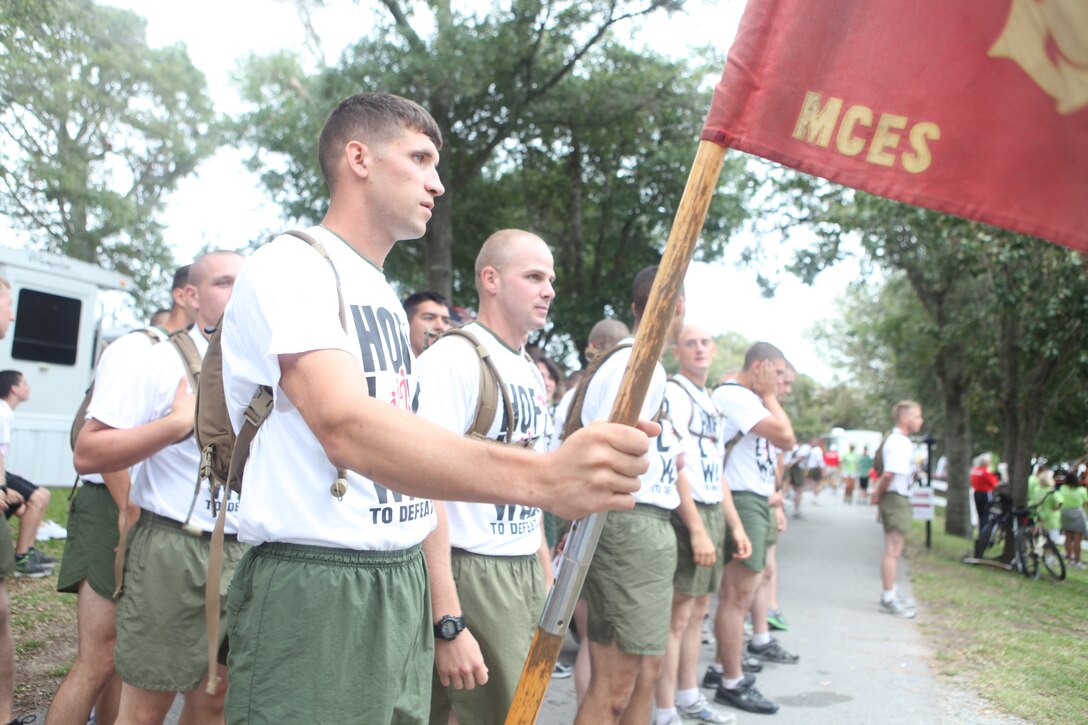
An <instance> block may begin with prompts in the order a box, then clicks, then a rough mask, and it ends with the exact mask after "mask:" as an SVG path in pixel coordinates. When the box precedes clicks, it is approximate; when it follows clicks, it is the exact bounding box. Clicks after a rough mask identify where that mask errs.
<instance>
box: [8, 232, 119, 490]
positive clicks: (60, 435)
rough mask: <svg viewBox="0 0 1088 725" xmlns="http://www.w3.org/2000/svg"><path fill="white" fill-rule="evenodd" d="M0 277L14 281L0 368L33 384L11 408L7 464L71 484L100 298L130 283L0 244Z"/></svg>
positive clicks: (50, 482)
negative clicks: (74, 438)
mask: <svg viewBox="0 0 1088 725" xmlns="http://www.w3.org/2000/svg"><path fill="white" fill-rule="evenodd" d="M0 276H2V277H4V278H5V279H6V280H7V281H8V282H9V283H10V284H11V297H12V300H13V303H14V310H15V322H13V323H12V325H11V327H10V328H9V329H8V334H7V337H5V338H4V339H3V340H0V369H3V370H18V371H19V372H21V373H23V374H24V375H25V376H26V377H27V379H28V380H29V382H30V388H31V390H30V400H28V401H27V402H26V403H24V404H22V405H20V406H19V408H18V409H17V410H16V411H15V420H14V423H13V426H12V440H11V450H10V453H9V455H8V457H7V458H6V459H5V461H4V463H5V465H6V467H7V469H8V470H9V471H12V472H13V473H18V474H19V475H20V476H23V477H25V478H27V479H29V480H31V481H33V482H34V483H36V484H38V485H43V486H63V485H67V484H71V483H72V481H73V480H74V479H75V475H76V474H75V469H73V468H72V451H71V448H70V446H69V441H68V435H69V430H70V428H71V425H72V416H74V415H75V412H76V409H77V408H78V407H79V403H80V401H81V400H82V399H83V395H84V393H85V392H86V390H87V386H88V385H90V381H91V378H92V376H93V373H94V365H95V362H96V361H97V353H98V338H99V330H100V328H101V321H102V306H101V304H100V293H101V292H102V291H104V290H128V289H131V288H132V280H131V279H129V278H128V277H126V276H125V275H123V274H120V273H119V272H110V271H108V270H105V269H102V268H101V267H96V266H94V265H93V264H88V263H86V262H80V261H78V260H75V259H70V258H68V257H61V256H58V255H55V254H46V253H44V252H34V251H28V250H25V249H12V248H8V247H0Z"/></svg>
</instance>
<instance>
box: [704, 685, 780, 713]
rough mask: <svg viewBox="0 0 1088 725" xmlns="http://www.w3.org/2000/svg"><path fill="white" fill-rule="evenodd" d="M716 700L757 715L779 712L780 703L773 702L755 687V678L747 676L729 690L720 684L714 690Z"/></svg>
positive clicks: (721, 703)
mask: <svg viewBox="0 0 1088 725" xmlns="http://www.w3.org/2000/svg"><path fill="white" fill-rule="evenodd" d="M714 702H716V703H718V704H720V705H729V706H730V707H735V708H737V709H738V710H744V711H746V712H754V713H756V714H757V715H773V714H774V713H776V712H778V705H777V704H775V703H774V702H771V701H770V700H768V699H767V698H766V697H764V696H763V695H762V694H760V692H759V690H757V689H756V687H755V678H754V677H753V678H748V677H745V678H744V679H743V680H741V681H740V684H739V685H737V686H736V687H734V688H733V689H731V690H729V689H726V688H725V687H723V686H721V685H719V686H718V689H717V690H716V691H715V692H714Z"/></svg>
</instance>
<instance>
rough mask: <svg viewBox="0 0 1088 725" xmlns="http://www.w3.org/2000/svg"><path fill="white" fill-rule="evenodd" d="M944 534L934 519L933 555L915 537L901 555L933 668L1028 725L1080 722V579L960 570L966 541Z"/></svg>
mask: <svg viewBox="0 0 1088 725" xmlns="http://www.w3.org/2000/svg"><path fill="white" fill-rule="evenodd" d="M915 528H916V529H917V530H918V531H924V524H922V523H921V522H915ZM943 531H944V520H943V518H941V517H940V512H938V519H937V520H935V521H934V522H933V548H932V549H931V550H927V549H926V548H925V544H924V543H923V542H924V540H925V537H924V534H923V535H920V536H919V535H915V536H912V537H911V543H909V544H908V551H907V557H908V560H909V561H910V571H911V581H912V584H913V588H914V593H915V596H916V597H917V599H918V600H919V601H921V602H923V603H924V604H925V608H926V613H927V614H926V619H925V621H923V622H920V626H921V627H922V628H923V630H924V631H926V633H927V634H928V635H930V636H931V638H932V639H933V641H934V644H935V651H936V652H937V667H938V671H939V672H940V673H941V674H943V675H948V676H960V677H963V678H965V679H966V680H967V681H968V682H970V683H972V684H973V685H974V686H975V687H976V689H977V690H978V691H979V693H980V694H982V695H983V696H984V697H985V698H986V699H987V700H989V701H990V702H991V703H993V704H994V705H995V706H996V707H997V708H999V709H1001V710H1002V711H1005V712H1008V713H1010V714H1013V715H1017V716H1019V717H1022V718H1024V719H1026V720H1029V721H1030V722H1033V723H1054V724H1058V723H1061V724H1063V725H1064V723H1071V722H1088V702H1086V700H1085V697H1084V682H1085V680H1086V678H1088V617H1086V616H1085V608H1084V607H1085V603H1086V602H1088V574H1086V572H1085V571H1083V570H1070V571H1069V574H1068V576H1067V578H1066V580H1065V581H1063V582H1058V581H1054V580H1053V579H1050V578H1049V577H1047V575H1046V574H1045V573H1044V574H1043V578H1040V579H1038V580H1033V579H1027V578H1025V577H1023V576H1021V575H1020V574H1017V573H1014V572H1006V571H1002V570H1000V569H996V568H992V567H988V566H970V565H967V564H963V563H962V562H961V561H960V558H961V557H962V556H963V555H964V554H965V553H967V552H968V550H969V549H970V548H971V542H969V541H967V540H966V539H961V538H958V537H954V536H948V535H946V534H944V533H943Z"/></svg>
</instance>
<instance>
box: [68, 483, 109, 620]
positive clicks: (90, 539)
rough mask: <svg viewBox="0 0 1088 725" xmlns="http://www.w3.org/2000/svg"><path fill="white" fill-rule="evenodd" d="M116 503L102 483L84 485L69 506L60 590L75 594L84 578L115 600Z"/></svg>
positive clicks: (92, 586) (99, 592) (97, 591)
mask: <svg viewBox="0 0 1088 725" xmlns="http://www.w3.org/2000/svg"><path fill="white" fill-rule="evenodd" d="M117 515H118V514H117V504H116V503H115V502H114V500H113V496H111V495H110V492H109V490H108V489H107V488H106V487H105V486H104V485H102V484H98V483H84V484H82V485H81V486H80V487H79V490H77V491H76V495H75V496H74V497H73V498H72V503H71V505H70V506H69V507H68V538H67V539H65V541H64V555H63V556H62V557H61V560H60V573H59V574H58V575H57V591H58V592H67V593H69V594H76V593H77V592H78V591H79V584H80V582H82V581H83V580H84V579H86V580H87V583H88V584H90V585H91V589H93V590H94V591H95V593H97V594H99V595H101V596H103V597H106V598H107V599H113V591H114V589H116V588H117V583H116V581H115V577H114V573H113V561H114V558H115V555H116V549H117Z"/></svg>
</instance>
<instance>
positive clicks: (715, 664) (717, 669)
mask: <svg viewBox="0 0 1088 725" xmlns="http://www.w3.org/2000/svg"><path fill="white" fill-rule="evenodd" d="M710 669H712V670H714V671H715V672H717V673H718V674H719V675H720V674H722V673H723V672H725V667H724V666H722V664H721V663H719V662H713V663H711V665H710Z"/></svg>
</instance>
